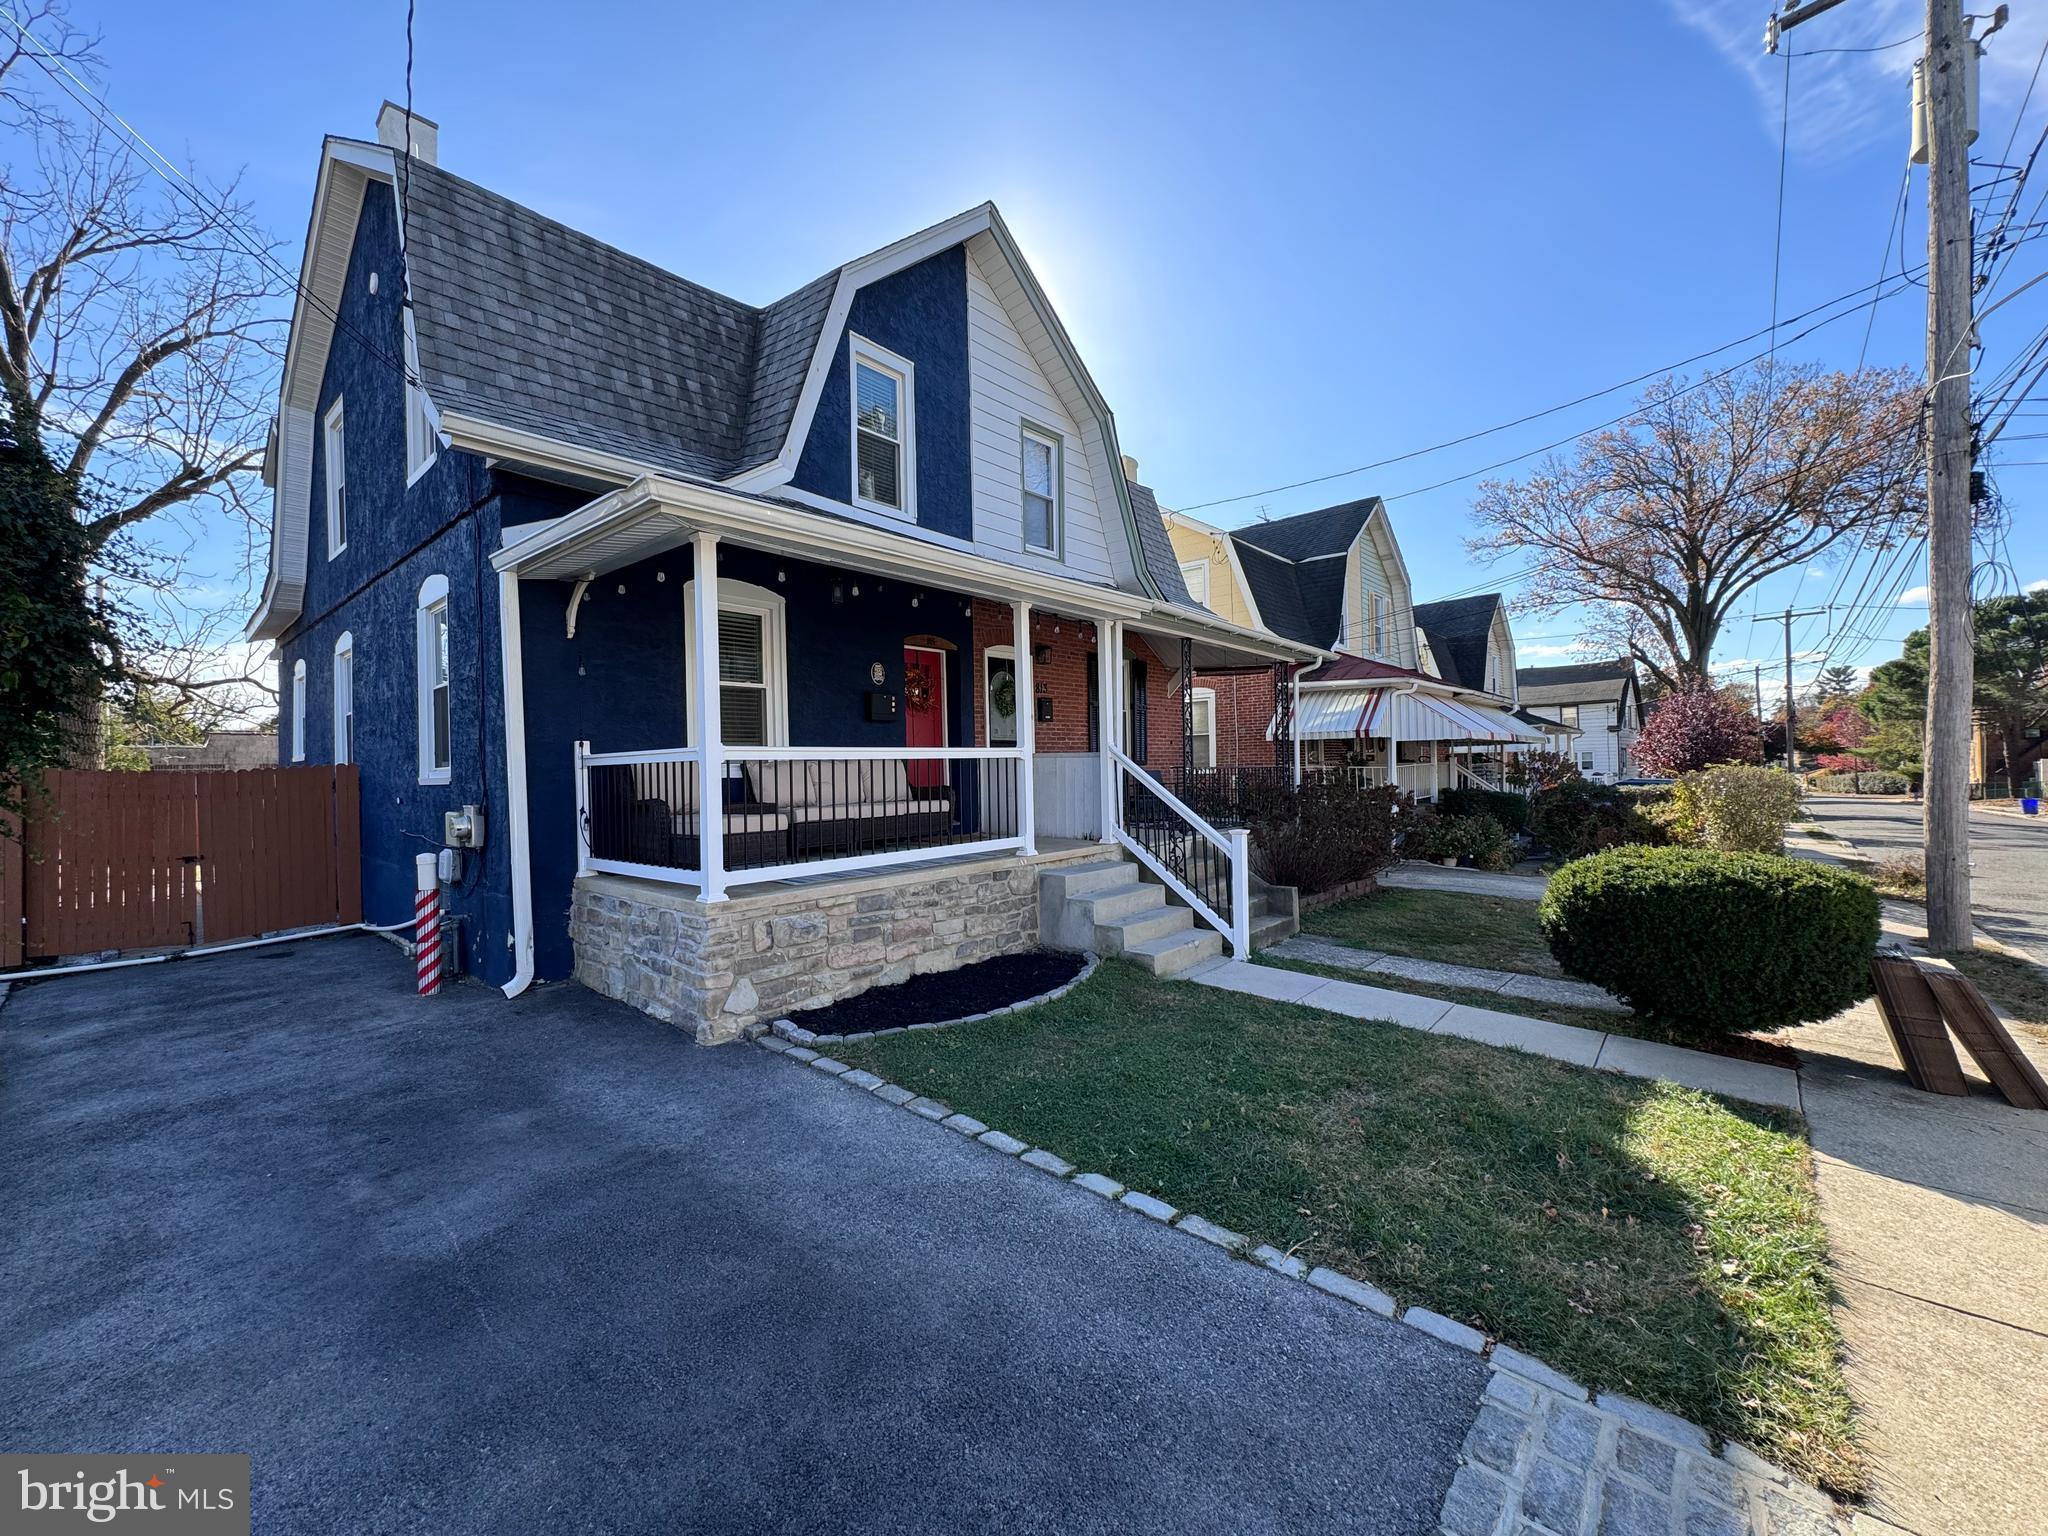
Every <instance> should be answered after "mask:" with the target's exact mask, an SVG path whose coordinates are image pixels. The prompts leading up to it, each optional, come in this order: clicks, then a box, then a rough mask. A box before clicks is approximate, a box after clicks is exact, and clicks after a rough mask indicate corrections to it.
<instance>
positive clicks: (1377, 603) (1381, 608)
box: [1369, 592, 1387, 656]
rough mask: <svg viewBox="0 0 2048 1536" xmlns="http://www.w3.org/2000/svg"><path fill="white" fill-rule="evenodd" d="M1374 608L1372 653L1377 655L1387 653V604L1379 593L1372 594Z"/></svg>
mask: <svg viewBox="0 0 2048 1536" xmlns="http://www.w3.org/2000/svg"><path fill="white" fill-rule="evenodd" d="M1369 606H1370V607H1371V609H1372V653H1373V655H1375V656H1384V655H1386V654H1387V605H1386V602H1385V600H1384V599H1383V598H1381V596H1380V595H1379V593H1377V592H1375V593H1373V594H1372V596H1371V602H1370V604H1369Z"/></svg>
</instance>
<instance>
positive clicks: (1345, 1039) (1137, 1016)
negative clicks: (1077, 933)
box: [834, 893, 1863, 1493]
mask: <svg viewBox="0 0 2048 1536" xmlns="http://www.w3.org/2000/svg"><path fill="white" fill-rule="evenodd" d="M1404 894H1405V893H1404ZM834 1053H835V1054H836V1055H838V1056H840V1057H842V1058H843V1059H845V1060H847V1061H850V1062H852V1063H854V1064H855V1065H857V1066H861V1067H865V1068H868V1069H869V1070H871V1071H874V1072H878V1073H880V1074H881V1075H883V1076H884V1077H887V1078H890V1079H892V1080H893V1081H895V1082H898V1083H901V1084H902V1085H904V1086H905V1087H907V1088H913V1089H916V1090H917V1091H918V1092H920V1093H925V1094H929V1095H931V1096H933V1097H935V1098H938V1099H942V1100H944V1101H945V1102H946V1103H949V1104H951V1105H953V1106H955V1107H956V1108H958V1109H961V1110H964V1111H966V1112H967V1113H969V1114H971V1115H974V1116H976V1117H977V1118H979V1119H981V1120H985V1121H987V1122H988V1123H989V1124H990V1125H993V1126H996V1127H998V1128H999V1129H1002V1130H1005V1131H1008V1132H1010V1133H1011V1134H1012V1135H1015V1136H1020V1137H1023V1138H1025V1139H1027V1140H1030V1141H1032V1142H1034V1143H1036V1144H1038V1145H1041V1146H1045V1147H1048V1148H1050V1149H1051V1150H1053V1151H1055V1152H1057V1153H1058V1154H1059V1155H1060V1156H1062V1157H1065V1158H1068V1159H1071V1160H1073V1161H1074V1162H1076V1163H1078V1164H1079V1165H1080V1166H1081V1167H1083V1168H1085V1169H1094V1170H1096V1171H1099V1172H1102V1173H1107V1174H1109V1175H1110V1176H1112V1177H1114V1178H1116V1179H1118V1180H1120V1181H1122V1182H1123V1183H1125V1184H1128V1185H1130V1186H1131V1187H1132V1188H1134V1189H1140V1190H1145V1191H1148V1192H1150V1193H1153V1194H1156V1195H1159V1196H1160V1197H1162V1198H1164V1199H1166V1200H1168V1201H1171V1202H1172V1203H1173V1204H1175V1205H1177V1206H1180V1207H1182V1208H1184V1209H1187V1210H1192V1211H1197V1212H1199V1213H1201V1214H1202V1215H1204V1216H1206V1217H1209V1218H1210V1219H1212V1220H1215V1221H1219V1222H1221V1223H1223V1224H1224V1225H1226V1226H1228V1227H1232V1228H1234V1229H1236V1230H1238V1231H1240V1232H1244V1233H1247V1234H1249V1235H1251V1236H1253V1237H1254V1238H1256V1239H1258V1240H1261V1241H1266V1242H1271V1243H1273V1244H1275V1245H1277V1246H1279V1247H1281V1248H1284V1249H1287V1250H1289V1251H1291V1252H1294V1253H1296V1254H1298V1255H1299V1256H1301V1257H1302V1258H1304V1259H1306V1260H1309V1261H1311V1262H1314V1263H1319V1264H1326V1265H1329V1266H1331V1267H1332V1268H1336V1269H1340V1270H1344V1271H1347V1272H1349V1273H1351V1274H1355V1275H1358V1276H1361V1277H1364V1278H1366V1279H1369V1280H1371V1281H1372V1282H1374V1283H1375V1284H1377V1285H1379V1286H1381V1287H1383V1288H1385V1289H1386V1290H1388V1291H1390V1292H1392V1293H1394V1294H1395V1295H1396V1296H1398V1297H1399V1298H1401V1299H1402V1300H1403V1301H1404V1302H1413V1303H1424V1304H1427V1305H1428V1306H1430V1307H1432V1308H1435V1309H1436V1310H1438V1311H1440V1312H1444V1313H1447V1314H1448V1315H1450V1316H1453V1317H1458V1318H1462V1319H1464V1320H1466V1321H1468V1322H1471V1323H1472V1324H1474V1325H1475V1326H1477V1327H1480V1328H1483V1329H1485V1330H1486V1331H1487V1332H1488V1333H1489V1334H1491V1335H1493V1336H1495V1337H1497V1338H1501V1339H1504V1340H1506V1341H1508V1342H1510V1343H1512V1344H1514V1345H1516V1346H1518V1347H1520V1348H1522V1349H1526V1350H1528V1351H1530V1352H1532V1353H1534V1354H1536V1355H1538V1356H1540V1357H1542V1358H1543V1359H1545V1360H1548V1361H1550V1362H1551V1363H1553V1364H1555V1365H1556V1366H1558V1367H1559V1368H1560V1369H1563V1370H1566V1371H1569V1372H1571V1373H1572V1374H1573V1375H1574V1376H1577V1377H1578V1378H1579V1379H1580V1380H1582V1381H1584V1382H1586V1383H1587V1384H1589V1385H1591V1386H1593V1387H1596V1388H1606V1389H1614V1390H1619V1391H1624V1392H1628V1393H1630V1394H1632V1395H1634V1396H1637V1397H1641V1398H1644V1399H1646V1400H1648V1401H1650V1402H1653V1403H1657V1404H1660V1405H1662V1406H1663V1407H1666V1408H1669V1409H1671V1410H1673V1411H1674V1412H1677V1413H1682V1414H1684V1415H1686V1416H1687V1417H1689V1418H1692V1419H1694V1420H1696V1421H1698V1422H1699V1423H1701V1424H1704V1425H1707V1426H1708V1427H1710V1428H1711V1429H1713V1430H1716V1431H1718V1432H1720V1433H1723V1434H1726V1435H1730V1436H1733V1437H1736V1438H1738V1439H1741V1440H1743V1441H1744V1442H1746V1443H1748V1444H1750V1445H1753V1446H1755V1447H1757V1448H1758V1449H1759V1450H1761V1451H1763V1452H1764V1453H1765V1454H1767V1455H1770V1456H1772V1457H1773V1458H1775V1459H1777V1460H1779V1461H1782V1462H1783V1463H1785V1464H1786V1465H1788V1466H1791V1467H1793V1468H1794V1469H1796V1470H1797V1471H1799V1472H1800V1473H1801V1474H1802V1475H1804V1476H1806V1477H1809V1478H1811V1479H1814V1480H1816V1481H1819V1482H1821V1483H1824V1484H1826V1485H1828V1486H1830V1487H1832V1488H1835V1489H1837V1490H1840V1491H1843V1492H1847V1493H1853V1492H1855V1491H1856V1490H1857V1489H1858V1488H1860V1486H1861V1483H1862V1478H1863V1473H1862V1468H1861V1464H1860V1462H1859V1459H1858V1457H1857V1454H1856V1450H1855V1448H1854V1446H1853V1445H1852V1443H1851V1440H1850V1434H1849V1418H1850V1406H1849V1398H1848V1394H1847V1391H1846V1389H1845V1388H1844V1386H1843V1383H1842V1378H1841V1373H1840V1368H1839V1364H1838V1357H1839V1353H1840V1339H1839V1337H1838V1336H1837V1334H1836V1332H1835V1329H1834V1324H1833V1320H1832V1318H1831V1316H1830V1313H1829V1300H1830V1294H1831V1286H1830V1281H1829V1276H1828V1269H1827V1251H1826V1243H1825V1238H1824V1235H1823V1233H1822V1230H1821V1227H1820V1224H1819V1220H1818V1217H1817V1215H1816V1212H1815V1205H1814V1196H1813V1188H1812V1182H1811V1173H1810V1166H1809V1154H1808V1149H1807V1146H1806V1142H1805V1140H1804V1139H1803V1137H1802V1135H1801V1134H1800V1131H1799V1129H1798V1122H1797V1121H1796V1120H1794V1119H1792V1118H1791V1117H1789V1116H1780V1115H1777V1114H1775V1113H1772V1112H1769V1111H1765V1110H1760V1109H1751V1108H1747V1107H1737V1106H1731V1105H1730V1104H1727V1103H1725V1102H1722V1101H1720V1100H1717V1099H1715V1098H1712V1097H1710V1096H1708V1095H1705V1094H1700V1093H1694V1092H1691V1091H1688V1090H1685V1089H1681V1088H1677V1087H1674V1086H1672V1085H1670V1084H1660V1083H1649V1082H1639V1081H1634V1080H1630V1079H1625V1078H1618V1077H1611V1076H1608V1075H1605V1074H1599V1073H1592V1072H1585V1071H1580V1070H1578V1069H1576V1068H1571V1067H1566V1066H1564V1065H1562V1064H1560V1063H1556V1062H1551V1061H1546V1060H1542V1059H1540V1058H1535V1057H1529V1056H1524V1055H1520V1054H1518V1053H1515V1052H1512V1051H1504V1050H1496V1049H1493V1048H1491V1047H1488V1046H1483V1045H1478V1044H1473V1043H1470V1042H1465V1041H1458V1040H1450V1039H1444V1038H1439V1037H1436V1036H1431V1035H1427V1034H1422V1033H1418V1032H1415V1031H1411V1030H1405V1029H1398V1028H1395V1027H1392V1026H1378V1025H1373V1024H1361V1023H1357V1022H1354V1021H1351V1020H1346V1019H1340V1018H1338V1017H1336V1016H1335V1015H1331V1014H1326V1013H1321V1012H1318V1011H1316V1010H1314V1009H1308V1008H1302V1007H1297V1006H1294V1005H1290V1004H1283V1003H1268V1002H1264V1001H1262V1000H1259V999H1255V998H1248V997H1243V996H1239V995H1237V994H1233V993H1224V992H1220V991H1209V990H1206V989H1201V988H1196V987H1191V986H1187V985H1185V984H1173V983H1165V982H1160V981H1156V980H1154V979H1152V978H1150V977H1148V976H1145V975H1143V974H1142V973H1140V972H1138V971H1136V970H1134V969H1132V968H1130V967H1128V966H1124V965H1120V964H1115V963H1111V964H1107V965H1105V966H1103V967H1102V969H1101V970H1099V971H1098V972H1097V973H1096V975H1095V976H1094V978H1093V979H1091V980H1090V981H1089V982H1088V983H1087V984H1086V985H1084V986H1081V987H1078V988H1076V989H1075V990H1074V991H1073V992H1072V993H1070V994H1068V995H1067V996H1066V997H1064V998H1062V999H1060V1000H1059V1001H1057V1002H1054V1003H1050V1004H1047V1005H1045V1006H1043V1007H1040V1008H1036V1009H1032V1010H1030V1011H1028V1012H1026V1013H1023V1014H1016V1015H1011V1016H1009V1017H1006V1018H1003V1019H996V1020H989V1021H986V1022H984V1023H979V1024H964V1025H957V1026H955V1027H953V1028H951V1029H945V1030H935V1031H929V1032H918V1033H915V1034H906V1035H895V1036H891V1037H889V1038H887V1039H883V1040H874V1041H868V1042H863V1043H861V1044H857V1045H840V1046H835V1048H834Z"/></svg>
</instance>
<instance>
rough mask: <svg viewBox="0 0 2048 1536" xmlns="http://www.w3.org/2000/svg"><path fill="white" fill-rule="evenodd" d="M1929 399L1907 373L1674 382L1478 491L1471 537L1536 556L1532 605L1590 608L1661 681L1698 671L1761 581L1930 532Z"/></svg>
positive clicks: (1494, 552)
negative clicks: (1565, 454) (1552, 454)
mask: <svg viewBox="0 0 2048 1536" xmlns="http://www.w3.org/2000/svg"><path fill="white" fill-rule="evenodd" d="M1920 393H1921V391H1920V386H1919V385H1918V384H1917V383H1916V382H1915V381H1914V380H1913V378H1912V377H1911V375H1909V374H1907V373H1905V372H1904V371H1903V370H1877V369H1871V370H1866V371H1863V372H1860V373H1853V374H1851V373H1823V372H1821V371H1820V370H1818V369H1815V368H1810V367H1788V366H1784V365H1780V366H1779V367H1777V368H1776V369H1775V370H1766V369H1762V368H1758V369H1754V370H1747V371H1742V372H1736V373H1731V374H1728V375H1726V376H1722V377H1717V378H1709V379H1707V380H1705V381H1702V382H1701V383H1699V384H1696V385H1688V384H1686V383H1685V382H1684V381H1682V380H1677V379H1666V380H1664V381H1663V382H1662V383H1661V384H1659V385H1657V386H1655V387H1654V388H1653V389H1651V390H1650V392H1649V393H1648V394H1647V395H1645V396H1644V397H1643V399H1642V400H1641V401H1640V402H1639V409H1638V410H1637V412H1636V414H1635V415H1633V416H1632V417H1630V418H1629V419H1628V420H1627V421H1625V422H1622V423H1621V424H1620V425H1618V426H1616V427H1613V428H1610V429H1607V430H1604V431H1599V432H1595V433H1592V434H1590V435H1589V436H1587V437H1585V438H1583V439H1581V440H1580V442H1579V444H1578V447H1577V451H1576V453H1575V455H1574V456H1573V457H1571V458H1570V459H1559V458H1552V459H1549V460H1547V461H1545V462H1544V463H1543V464H1542V465H1541V466H1540V467H1539V468H1538V470H1537V472H1536V473H1535V474H1534V475H1531V476H1530V477H1529V478H1528V479H1526V480H1520V481H1489V482H1487V483H1486V484H1484V485H1482V486H1481V487H1480V490H1479V498H1478V501H1477V503H1476V504H1475V507H1474V517H1475V519H1476V520H1477V522H1478V523H1479V526H1480V528H1481V529H1482V532H1481V533H1480V535H1479V536H1478V537H1477V538H1475V539H1473V540H1471V541H1470V548H1471V549H1472V551H1473V552H1474V553H1475V554H1477V555H1479V556H1481V557H1483V558H1500V557H1503V556H1506V555H1509V554H1517V555H1525V556H1526V555H1528V554H1534V555H1536V556H1537V557H1538V559H1539V561H1540V564H1539V565H1538V566H1537V568H1536V571H1535V573H1534V574H1533V576H1532V577H1531V579H1530V583H1529V586H1528V589H1527V592H1526V593H1525V595H1524V598H1523V600H1522V604H1521V606H1523V607H1524V608H1526V609H1529V610H1533V611H1536V612H1552V613H1554V612H1556V611H1558V610H1560V609H1564V608H1569V607H1572V606H1575V605H1577V604H1582V603H1583V604H1587V605H1590V606H1591V607H1592V608H1593V609H1594V611H1595V614H1596V616H1597V618H1596V628H1597V629H1598V630H1599V632H1600V633H1599V638H1601V639H1606V640H1611V641H1613V642H1615V643H1618V644H1620V645H1624V646H1626V647H1627V649H1628V650H1629V652H1630V653H1631V654H1632V655H1634V656H1635V658H1636V659H1637V660H1638V661H1639V662H1640V663H1641V664H1642V665H1643V666H1644V667H1645V669H1646V670H1648V671H1649V673H1650V674H1651V676H1652V677H1653V678H1655V679H1656V681H1657V682H1658V683H1659V684H1661V685H1662V686H1664V687H1676V686H1678V685H1679V683H1680V680H1681V679H1682V678H1687V679H1704V678H1706V677H1707V666H1708V658H1709V657H1710V656H1711V654H1712V652H1713V648H1714V642H1715V640H1716V638H1717V637H1718V636H1719V635H1720V632H1721V626H1722V624H1723V623H1724V622H1725V621H1726V619H1727V617H1728V615H1729V613H1730V612H1731V611H1732V610H1733V608H1734V606H1735V604H1736V603H1737V602H1739V601H1740V600H1741V599H1742V598H1743V597H1744V596H1745V595H1746V594H1748V593H1749V592H1751V591H1753V590H1754V589H1755V588H1756V586H1757V584H1758V583H1760V582H1762V581H1764V580H1765V579H1766V578H1767V577H1770V576H1772V575H1774V574H1776V573H1777V572H1779V571H1784V570H1790V569H1792V568H1793V567H1795V566H1800V565H1804V564H1806V563H1807V562H1809V561H1812V560H1816V559H1822V558H1824V557H1828V556H1830V555H1831V554H1846V553H1848V546H1847V545H1845V544H1844V541H1853V543H1854V544H1855V547H1856V548H1858V549H1862V550H1868V551H1874V550H1881V549H1886V548H1890V547H1892V546H1893V545H1895V544H1896V543H1898V542H1899V541H1900V540H1901V539H1903V538H1906V537H1908V536H1910V534H1911V532H1912V530H1913V529H1915V528H1916V527H1918V526H1920V524H1921V522H1922V520H1923V516H1924V512H1923V508H1922V506H1921V505H1920V504H1919V502H1918V501H1917V500H1916V499H1915V497H1916V492H1915V486H1916V484H1917V479H1918V474H1919V452H1920V450H1919V441H1920V439H1919V419H1920ZM1838 546H1839V547H1838Z"/></svg>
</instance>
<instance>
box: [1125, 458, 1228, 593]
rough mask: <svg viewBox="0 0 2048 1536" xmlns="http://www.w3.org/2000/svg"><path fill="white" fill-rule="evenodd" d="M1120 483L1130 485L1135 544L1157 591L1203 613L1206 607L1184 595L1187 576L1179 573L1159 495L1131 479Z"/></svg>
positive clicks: (1178, 565) (1178, 563)
mask: <svg viewBox="0 0 2048 1536" xmlns="http://www.w3.org/2000/svg"><path fill="white" fill-rule="evenodd" d="M1124 484H1126V485H1128V486H1129V487H1130V488H1131V511H1132V513H1133V514H1134V515H1135V516H1136V517H1137V519H1138V546H1139V548H1141V549H1142V550H1143V551H1144V554H1145V568H1146V569H1147V570H1148V571H1150V572H1151V573H1152V579H1153V580H1154V581H1155V582H1157V583H1158V584H1159V591H1160V593H1161V594H1162V595H1163V596H1164V597H1165V598H1166V600H1167V601H1168V602H1169V603H1173V604H1175V605H1176V606H1178V607H1181V608H1192V609H1194V610H1195V612H1197V613H1207V612H1208V609H1206V608H1204V607H1203V606H1202V605H1201V604H1200V603H1198V602H1196V601H1195V600H1194V598H1192V597H1191V596H1189V595H1188V584H1187V580H1186V578H1185V577H1183V576H1182V575H1181V573H1180V557H1179V556H1177V555H1176V554H1174V552H1173V538H1172V536H1171V535H1169V534H1168V533H1167V531H1166V519H1165V518H1164V517H1163V516H1161V515H1160V512H1159V498H1158V497H1157V496H1154V495H1153V494H1152V487H1150V486H1149V485H1140V484H1138V482H1137V481H1135V480H1126V481H1125V482H1124Z"/></svg>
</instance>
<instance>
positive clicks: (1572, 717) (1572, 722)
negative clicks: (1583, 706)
mask: <svg viewBox="0 0 2048 1536" xmlns="http://www.w3.org/2000/svg"><path fill="white" fill-rule="evenodd" d="M1557 718H1558V719H1559V720H1560V721H1562V722H1563V723H1564V724H1566V725H1568V726H1570V727H1571V728H1572V729H1573V730H1575V731H1576V730H1577V729H1578V728H1579V706H1578V705H1576V704H1565V705H1561V706H1559V708H1558V711H1557Z"/></svg>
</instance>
